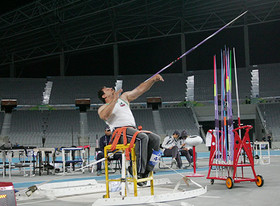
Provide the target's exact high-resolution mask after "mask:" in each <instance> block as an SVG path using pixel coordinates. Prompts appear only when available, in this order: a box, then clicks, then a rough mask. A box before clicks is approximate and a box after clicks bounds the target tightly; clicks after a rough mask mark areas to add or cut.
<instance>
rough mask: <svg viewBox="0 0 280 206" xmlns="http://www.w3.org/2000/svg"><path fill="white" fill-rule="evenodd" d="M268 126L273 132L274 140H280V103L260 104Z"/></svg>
mask: <svg viewBox="0 0 280 206" xmlns="http://www.w3.org/2000/svg"><path fill="white" fill-rule="evenodd" d="M259 108H260V110H261V113H262V116H263V118H264V120H265V121H266V127H267V128H268V130H269V132H271V133H272V139H273V141H280V127H279V125H280V104H279V103H272V104H259Z"/></svg>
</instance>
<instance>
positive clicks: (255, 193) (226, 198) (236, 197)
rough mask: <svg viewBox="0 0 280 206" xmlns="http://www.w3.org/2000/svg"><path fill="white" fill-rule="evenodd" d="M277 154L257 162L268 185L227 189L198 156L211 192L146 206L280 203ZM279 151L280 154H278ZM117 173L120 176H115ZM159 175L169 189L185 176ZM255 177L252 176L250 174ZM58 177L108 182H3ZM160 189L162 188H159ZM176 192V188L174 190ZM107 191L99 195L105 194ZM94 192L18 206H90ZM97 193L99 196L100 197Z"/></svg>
mask: <svg viewBox="0 0 280 206" xmlns="http://www.w3.org/2000/svg"><path fill="white" fill-rule="evenodd" d="M274 153H275V155H273V156H271V163H270V164H269V165H255V170H256V173H257V174H259V175H262V176H263V179H264V185H263V186H262V187H257V185H256V184H255V183H254V182H243V183H235V184H234V187H233V188H232V189H227V188H226V185H225V181H222V180H215V183H214V184H213V185H211V184H210V180H207V179H206V175H207V172H208V158H200V159H198V169H197V173H199V174H204V175H205V177H197V178H192V180H194V181H195V182H197V183H199V184H200V185H202V186H207V189H208V191H207V193H206V194H203V195H201V196H198V197H195V198H190V199H183V200H180V201H172V202H164V203H153V204H146V205H160V206H161V205H162V206H165V205H176V206H178V205H181V206H191V205H195V206H200V205H217V204H219V205H234V206H236V205H246V206H250V205H252V206H253V205H254V206H256V205H270V206H273V205H279V204H280V179H279V177H278V176H279V172H280V156H279V154H280V151H278V152H277V151H276V152H274ZM278 153H279V154H278ZM176 171H177V172H178V173H180V174H182V175H185V174H186V173H192V169H187V170H176ZM245 173H251V170H250V169H245ZM114 176H118V175H113V176H112V178H114ZM154 177H155V179H156V178H166V177H167V178H169V179H170V180H171V182H172V184H171V185H167V186H165V187H166V188H174V187H175V185H176V183H177V182H178V181H180V180H182V176H181V175H179V174H177V173H175V172H174V171H170V170H166V169H157V170H156V174H155V176H154ZM250 177H251V176H250ZM51 179H55V180H54V181H74V180H87V179H96V180H97V181H98V182H100V183H104V180H105V178H104V176H95V174H91V173H87V172H86V173H85V174H81V175H72V176H53V175H48V176H47V175H44V176H35V177H22V176H12V178H11V179H9V178H8V177H6V178H4V179H3V181H6V182H9V181H11V182H13V184H14V186H15V188H16V189H18V190H22V189H23V188H27V187H28V186H30V185H34V184H40V183H42V182H44V181H48V180H51ZM181 182H182V183H181V186H180V189H186V190H189V189H197V187H196V186H195V185H193V184H191V186H190V188H188V187H187V186H186V185H185V184H184V183H183V181H181ZM161 187H162V186H158V187H155V194H156V193H157V188H161ZM158 191H160V189H158ZM171 191H172V190H171ZM103 194H105V193H100V194H98V195H99V197H101V196H102V195H103ZM96 195H97V194H95V196H94V195H93V194H86V195H78V196H77V195H75V196H70V197H62V198H56V199H48V198H41V199H33V200H24V201H18V202H17V203H18V205H29V206H35V205H42V206H49V205H54V206H56V205H60V206H64V205H65V206H66V205H67V206H68V205H69V206H74V205H75V206H76V205H79V206H89V205H92V203H93V202H94V200H95V199H94V198H96ZM98 195H97V196H98Z"/></svg>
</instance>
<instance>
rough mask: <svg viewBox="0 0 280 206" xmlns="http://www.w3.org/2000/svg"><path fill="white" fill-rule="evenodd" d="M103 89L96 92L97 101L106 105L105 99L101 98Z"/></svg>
mask: <svg viewBox="0 0 280 206" xmlns="http://www.w3.org/2000/svg"><path fill="white" fill-rule="evenodd" d="M103 89H104V87H102V88H101V89H100V90H98V92H97V96H98V99H100V100H101V101H102V102H103V103H106V102H105V98H103V97H102V96H103V94H104V92H103Z"/></svg>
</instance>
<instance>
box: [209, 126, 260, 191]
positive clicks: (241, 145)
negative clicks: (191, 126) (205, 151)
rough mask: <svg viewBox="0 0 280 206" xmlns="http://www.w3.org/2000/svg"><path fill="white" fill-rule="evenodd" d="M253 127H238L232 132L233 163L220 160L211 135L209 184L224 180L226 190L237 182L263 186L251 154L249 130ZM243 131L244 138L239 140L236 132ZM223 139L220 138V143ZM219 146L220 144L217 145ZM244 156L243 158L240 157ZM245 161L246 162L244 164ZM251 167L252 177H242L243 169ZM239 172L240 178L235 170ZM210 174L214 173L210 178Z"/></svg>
mask: <svg viewBox="0 0 280 206" xmlns="http://www.w3.org/2000/svg"><path fill="white" fill-rule="evenodd" d="M252 128H253V127H252V126H251V125H246V126H242V127H238V128H236V129H234V130H233V132H234V155H233V161H225V160H224V159H223V158H220V156H221V153H220V149H217V147H216V139H215V136H214V134H213V132H211V133H212V143H211V150H210V157H209V171H208V176H207V179H210V180H211V184H214V180H225V181H226V186H227V188H228V189H231V188H232V187H233V185H234V183H239V182H245V181H249V182H255V183H256V185H257V186H258V187H261V186H263V183H264V180H263V177H262V176H261V175H256V172H255V169H254V158H253V154H252V148H251V143H250V137H249V130H250V129H252ZM242 129H245V134H244V137H243V138H242V139H241V138H240V136H239V135H238V132H237V131H238V130H242ZM221 139H223V138H220V141H221ZM219 145H221V144H219ZM242 155H244V156H242ZM246 160H247V161H248V162H247V163H246ZM245 167H251V169H252V173H253V177H252V178H251V177H245V176H244V168H245ZM238 168H239V169H240V170H241V176H238V175H237V169H238ZM211 173H215V174H214V175H212V176H211Z"/></svg>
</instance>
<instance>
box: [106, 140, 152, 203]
mask: <svg viewBox="0 0 280 206" xmlns="http://www.w3.org/2000/svg"><path fill="white" fill-rule="evenodd" d="M129 145H130V144H127V145H124V144H117V145H116V150H117V151H118V152H119V151H120V152H122V153H124V152H125V150H126V149H127V148H129ZM111 147H112V145H107V146H106V147H104V157H105V177H106V195H105V196H104V198H110V189H109V182H113V181H120V182H122V181H124V180H122V178H119V179H111V180H110V179H109V173H108V152H111ZM131 161H132V172H133V177H126V178H125V181H126V182H133V185H134V196H135V197H137V183H138V182H146V181H150V185H151V195H154V176H153V171H151V172H150V174H149V176H148V177H147V178H141V179H138V178H137V166H136V155H135V145H133V148H132V149H131ZM125 173H126V171H125ZM125 196H127V190H125Z"/></svg>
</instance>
